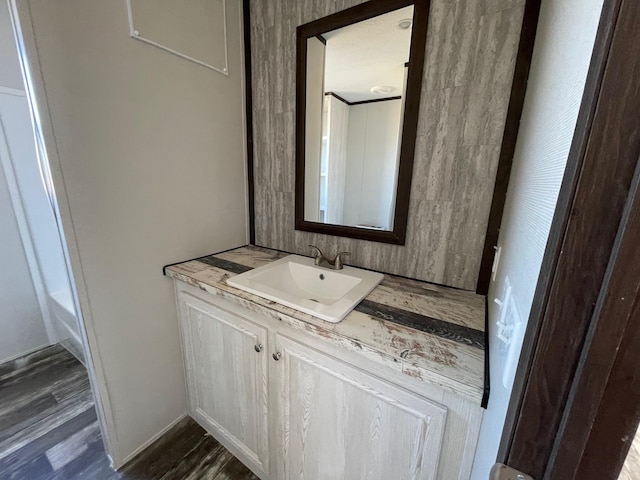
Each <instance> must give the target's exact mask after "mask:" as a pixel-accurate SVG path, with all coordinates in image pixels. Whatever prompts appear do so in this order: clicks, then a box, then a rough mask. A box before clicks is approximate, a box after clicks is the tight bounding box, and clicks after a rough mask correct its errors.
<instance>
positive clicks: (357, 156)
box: [304, 6, 414, 231]
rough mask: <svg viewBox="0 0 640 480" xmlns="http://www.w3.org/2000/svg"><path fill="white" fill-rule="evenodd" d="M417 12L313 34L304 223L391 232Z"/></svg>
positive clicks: (409, 9)
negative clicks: (414, 19)
mask: <svg viewBox="0 0 640 480" xmlns="http://www.w3.org/2000/svg"><path fill="white" fill-rule="evenodd" d="M413 10H414V7H413V6H408V7H405V8H401V9H399V10H395V11H392V12H389V13H385V14H383V15H379V16H376V17H373V18H369V19H367V20H364V21H361V22H358V23H354V24H351V25H348V26H346V27H343V28H339V29H336V30H332V31H330V32H325V33H323V34H321V35H316V36H313V37H309V38H307V52H306V53H307V64H306V112H305V145H304V159H305V168H304V220H305V221H307V222H317V223H325V224H333V225H344V226H350V227H358V228H362V229H371V230H382V231H389V230H393V227H394V211H395V203H396V195H397V185H398V165H399V158H400V147H401V138H402V127H403V117H404V106H405V104H404V102H405V92H406V85H407V68H408V62H409V54H410V46H411V32H412V27H413V13H414V12H413Z"/></svg>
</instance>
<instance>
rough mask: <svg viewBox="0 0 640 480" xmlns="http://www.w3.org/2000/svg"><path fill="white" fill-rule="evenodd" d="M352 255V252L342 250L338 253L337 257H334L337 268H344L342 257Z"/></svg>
mask: <svg viewBox="0 0 640 480" xmlns="http://www.w3.org/2000/svg"><path fill="white" fill-rule="evenodd" d="M349 256H351V252H340V253H338V254H337V255H336V258H334V259H333V264H334V265H335V267H336V269H337V270H340V269H342V257H349Z"/></svg>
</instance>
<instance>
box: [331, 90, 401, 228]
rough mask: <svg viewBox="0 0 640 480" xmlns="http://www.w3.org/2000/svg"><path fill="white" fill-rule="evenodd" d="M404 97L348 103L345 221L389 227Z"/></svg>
mask: <svg viewBox="0 0 640 480" xmlns="http://www.w3.org/2000/svg"><path fill="white" fill-rule="evenodd" d="M401 113H402V101H401V100H389V101H386V102H376V103H365V104H361V105H352V106H350V107H349V134H348V140H347V169H346V172H347V173H346V180H345V193H344V217H343V218H344V223H345V224H346V225H370V226H377V227H382V228H384V229H385V230H388V229H389V227H390V225H389V224H390V222H389V220H390V219H389V212H390V211H391V205H392V204H393V201H394V198H395V179H396V167H397V165H398V140H399V137H398V132H399V131H400V121H401Z"/></svg>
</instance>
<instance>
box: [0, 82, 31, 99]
mask: <svg viewBox="0 0 640 480" xmlns="http://www.w3.org/2000/svg"><path fill="white" fill-rule="evenodd" d="M0 93H4V94H5V95H13V96H14V97H26V96H27V92H25V91H24V90H20V89H17V88H9V87H4V86H2V85H0Z"/></svg>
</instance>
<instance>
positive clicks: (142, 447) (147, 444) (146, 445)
mask: <svg viewBox="0 0 640 480" xmlns="http://www.w3.org/2000/svg"><path fill="white" fill-rule="evenodd" d="M188 415H189V414H188V413H187V412H184V413H183V414H182V415H180V416H179V417H178V418H176V419H175V420H174V421H172V422H171V423H170V424H169V425H167V426H166V427H164V428H163V429H162V430H160V431H159V432H158V433H156V434H155V435H154V436H153V437H151V438H150V439H149V440H147V441H146V442H144V443H143V444H142V445H140V446H139V447H138V448H136V449H135V450H134V451H133V452H131V453H130V454H129V455H127V456H126V457H124V459H123V460H122V463H121V464H120V465H115V464H114V462H113V459H111V466H112V467H113V468H114V469H115V470H119V469H120V468H122V467H124V466H125V465H126V464H127V463H129V462H130V461H131V460H133V459H134V458H135V457H136V456H137V455H138V454H140V453H142V452H143V451H144V450H146V449H147V448H149V447H150V446H151V444H153V443H154V442H155V441H156V440H159V439H160V437H162V436H163V435H164V434H165V433H167V432H168V431H169V430H171V429H172V428H173V427H175V426H176V425H177V424H178V423H180V422H181V421H182V420H184V419H185V418H186V417H187V416H188Z"/></svg>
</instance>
